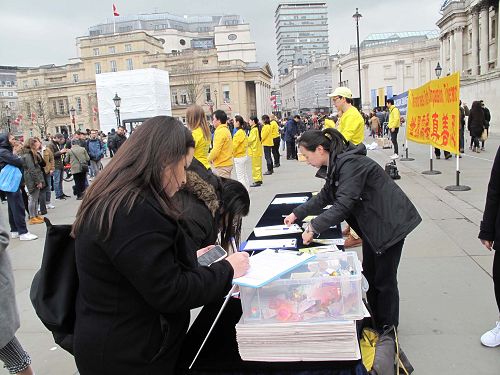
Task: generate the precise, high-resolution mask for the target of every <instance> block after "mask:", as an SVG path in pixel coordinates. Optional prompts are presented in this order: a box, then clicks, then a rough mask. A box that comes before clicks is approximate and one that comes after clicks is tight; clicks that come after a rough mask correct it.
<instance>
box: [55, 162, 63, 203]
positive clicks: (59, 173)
mask: <svg viewBox="0 0 500 375" xmlns="http://www.w3.org/2000/svg"><path fill="white" fill-rule="evenodd" d="M63 172H64V171H63V170H62V169H56V170H55V171H54V192H55V193H56V198H62V197H64V192H63V187H62V181H63V179H62V177H63Z"/></svg>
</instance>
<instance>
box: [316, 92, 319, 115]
mask: <svg viewBox="0 0 500 375" xmlns="http://www.w3.org/2000/svg"><path fill="white" fill-rule="evenodd" d="M318 100H319V94H318V93H316V114H317V115H319V102H318Z"/></svg>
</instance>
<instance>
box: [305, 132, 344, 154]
mask: <svg viewBox="0 0 500 375" xmlns="http://www.w3.org/2000/svg"><path fill="white" fill-rule="evenodd" d="M347 144H348V142H347V141H346V139H345V138H344V136H343V135H342V134H341V133H340V132H339V131H338V130H337V129H333V128H327V129H323V130H307V131H306V132H304V134H302V135H301V136H300V139H299V146H302V147H304V148H305V149H306V150H307V151H311V152H314V151H316V148H317V147H318V146H322V147H323V148H324V149H325V150H326V151H328V152H330V153H332V152H333V153H335V154H340V153H341V152H342V151H343V150H344V148H345V146H346V145H347Z"/></svg>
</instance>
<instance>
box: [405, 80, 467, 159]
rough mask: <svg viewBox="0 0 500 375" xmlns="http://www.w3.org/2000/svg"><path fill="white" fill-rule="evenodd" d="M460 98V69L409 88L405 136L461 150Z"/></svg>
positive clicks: (421, 141) (444, 148)
mask: <svg viewBox="0 0 500 375" xmlns="http://www.w3.org/2000/svg"><path fill="white" fill-rule="evenodd" d="M459 102H460V75H459V73H455V74H452V75H450V76H447V77H445V78H441V79H435V80H432V81H429V82H427V83H426V84H425V85H423V86H421V87H419V88H418V89H412V90H409V95H408V112H407V115H406V123H407V126H408V128H407V131H406V138H407V139H408V140H410V141H413V142H418V143H424V144H430V145H432V146H434V147H436V148H440V149H441V150H446V151H450V152H452V153H454V154H458V152H459V126H460V116H459Z"/></svg>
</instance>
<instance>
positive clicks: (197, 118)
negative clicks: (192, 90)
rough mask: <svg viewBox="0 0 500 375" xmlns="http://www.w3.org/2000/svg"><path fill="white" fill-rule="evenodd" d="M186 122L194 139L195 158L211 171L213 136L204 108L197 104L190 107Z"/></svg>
mask: <svg viewBox="0 0 500 375" xmlns="http://www.w3.org/2000/svg"><path fill="white" fill-rule="evenodd" d="M186 122H187V126H188V128H189V129H190V130H191V133H192V135H193V139H194V144H195V146H194V157H195V158H196V159H197V160H198V161H199V162H200V163H202V164H203V165H204V166H205V168H207V169H210V163H209V162H208V150H209V148H210V138H211V134H210V128H209V127H208V123H207V118H206V117H205V111H204V110H203V108H202V107H201V106H199V105H196V104H195V105H192V106H190V107H189V108H188V109H187V112H186Z"/></svg>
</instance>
